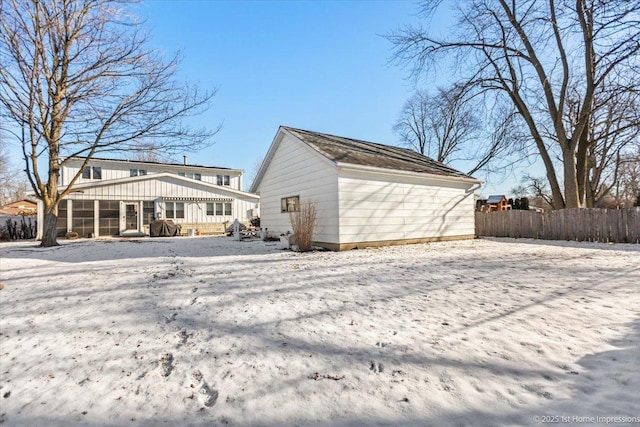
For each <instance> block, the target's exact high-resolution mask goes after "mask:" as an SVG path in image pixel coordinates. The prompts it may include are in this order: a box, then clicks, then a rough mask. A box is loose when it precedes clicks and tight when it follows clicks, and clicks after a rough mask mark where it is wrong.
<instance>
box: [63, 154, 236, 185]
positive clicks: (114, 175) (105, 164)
mask: <svg viewBox="0 0 640 427" xmlns="http://www.w3.org/2000/svg"><path fill="white" fill-rule="evenodd" d="M81 165H82V163H81V162H80V161H79V160H78V161H72V162H69V163H68V164H67V165H65V166H64V167H63V170H62V183H61V185H63V186H64V185H67V184H68V183H69V182H70V181H71V179H73V177H74V176H75V174H76V173H78V171H79V170H80V166H81ZM89 166H99V167H101V168H102V179H100V180H96V179H84V178H82V177H80V178H78V180H77V181H76V184H84V183H95V182H100V181H107V180H111V179H121V178H129V177H130V176H131V171H130V170H131V169H144V170H146V171H147V174H148V175H152V174H154V173H162V172H169V173H173V174H176V175H177V174H178V173H180V172H185V173H199V174H200V175H201V177H202V179H201V181H203V182H207V183H210V184H217V176H218V175H229V181H230V182H229V185H228V186H226V185H225V186H224V187H228V188H232V189H234V190H239V191H242V188H241V187H242V179H241V175H242V171H240V170H233V169H229V170H227V169H211V168H198V167H197V166H188V165H187V166H180V165H162V164H157V165H156V164H148V165H147V164H138V163H127V162H126V161H122V162H118V161H100V160H91V161H89Z"/></svg>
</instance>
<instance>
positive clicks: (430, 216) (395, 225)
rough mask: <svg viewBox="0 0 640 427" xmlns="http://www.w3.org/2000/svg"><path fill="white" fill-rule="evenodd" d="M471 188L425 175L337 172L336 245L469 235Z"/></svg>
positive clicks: (471, 201)
mask: <svg viewBox="0 0 640 427" xmlns="http://www.w3.org/2000/svg"><path fill="white" fill-rule="evenodd" d="M390 179H392V180H393V182H390V181H389V180H390ZM470 187H471V184H468V183H461V182H451V183H448V182H443V181H433V180H431V181H430V180H429V179H428V178H426V177H425V178H420V177H418V178H413V177H392V176H391V175H388V174H386V175H384V176H379V177H376V174H375V173H365V172H355V171H341V172H340V176H339V179H338V191H339V212H340V215H339V216H340V223H339V230H340V242H339V243H355V242H375V241H384V240H407V239H421V238H432V237H451V236H466V235H473V234H474V232H475V222H474V221H475V220H474V212H473V211H474V204H473V192H468V191H467V190H469V188H470Z"/></svg>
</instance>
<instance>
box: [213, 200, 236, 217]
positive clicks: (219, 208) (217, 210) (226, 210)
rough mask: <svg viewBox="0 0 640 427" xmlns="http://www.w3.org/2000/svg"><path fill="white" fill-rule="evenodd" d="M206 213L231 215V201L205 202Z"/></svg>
mask: <svg viewBox="0 0 640 427" xmlns="http://www.w3.org/2000/svg"><path fill="white" fill-rule="evenodd" d="M207 215H209V216H231V215H233V203H231V202H213V203H207Z"/></svg>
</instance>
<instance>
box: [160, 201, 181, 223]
mask: <svg viewBox="0 0 640 427" xmlns="http://www.w3.org/2000/svg"><path fill="white" fill-rule="evenodd" d="M164 211H165V212H164V215H165V217H166V218H167V219H184V203H183V202H165V204H164Z"/></svg>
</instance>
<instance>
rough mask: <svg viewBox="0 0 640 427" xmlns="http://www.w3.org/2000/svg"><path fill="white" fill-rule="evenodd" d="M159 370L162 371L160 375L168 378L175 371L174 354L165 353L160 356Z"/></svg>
mask: <svg viewBox="0 0 640 427" xmlns="http://www.w3.org/2000/svg"><path fill="white" fill-rule="evenodd" d="M158 362H159V366H158V368H159V369H160V375H162V376H163V377H168V376H169V375H171V372H172V371H173V354H171V353H164V354H162V356H160V360H159V361H158Z"/></svg>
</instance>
